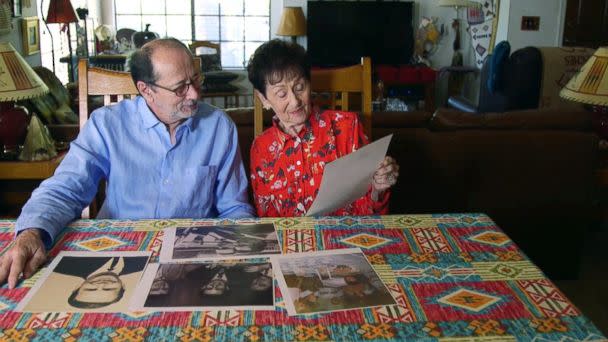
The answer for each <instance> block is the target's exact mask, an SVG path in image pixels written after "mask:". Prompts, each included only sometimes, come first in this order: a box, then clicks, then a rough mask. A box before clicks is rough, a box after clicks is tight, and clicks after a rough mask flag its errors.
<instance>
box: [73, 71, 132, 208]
mask: <svg viewBox="0 0 608 342" xmlns="http://www.w3.org/2000/svg"><path fill="white" fill-rule="evenodd" d="M137 94H139V92H138V91H137V88H136V87H135V84H134V83H133V80H132V79H131V73H129V72H124V71H114V70H108V69H103V68H99V67H89V63H88V61H87V60H86V59H81V60H79V61H78V110H79V114H78V118H79V119H78V123H79V125H80V129H82V127H83V126H84V124H85V122H87V120H88V119H89V116H90V115H91V111H90V110H89V99H90V96H103V105H104V106H107V105H110V104H112V103H117V102H119V101H122V100H123V99H125V98H132V97H135V96H136V95H137ZM105 185H106V184H105V181H102V182H101V183H100V184H99V189H98V191H97V195H95V198H94V199H93V202H91V204H90V205H89V206H88V207H87V208H85V209H84V210H83V211H82V217H83V218H94V217H95V216H97V213H98V212H99V209H100V208H101V205H102V204H103V200H104V199H105Z"/></svg>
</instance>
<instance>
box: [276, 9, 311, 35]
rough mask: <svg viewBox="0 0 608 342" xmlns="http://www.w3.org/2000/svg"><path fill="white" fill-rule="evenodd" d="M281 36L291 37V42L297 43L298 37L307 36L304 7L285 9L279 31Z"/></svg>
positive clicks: (278, 33)
mask: <svg viewBox="0 0 608 342" xmlns="http://www.w3.org/2000/svg"><path fill="white" fill-rule="evenodd" d="M277 35H279V36H291V41H292V42H293V43H295V42H296V37H297V36H305V35H306V19H305V18H304V12H303V11H302V7H285V8H283V13H282V14H281V22H280V23H279V28H278V29H277Z"/></svg>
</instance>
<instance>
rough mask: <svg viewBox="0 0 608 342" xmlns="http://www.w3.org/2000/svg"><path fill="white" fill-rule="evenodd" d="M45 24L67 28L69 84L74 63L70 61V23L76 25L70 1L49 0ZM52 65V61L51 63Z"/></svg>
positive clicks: (74, 13) (72, 74) (76, 20)
mask: <svg viewBox="0 0 608 342" xmlns="http://www.w3.org/2000/svg"><path fill="white" fill-rule="evenodd" d="M45 22H46V23H48V24H65V25H67V27H68V30H67V33H68V50H69V51H70V82H73V81H74V61H72V56H73V53H72V37H71V34H70V23H77V22H78V17H77V16H76V11H74V7H72V3H71V2H70V0H51V3H50V4H49V10H48V12H47V15H46V19H45ZM53 63H54V61H53Z"/></svg>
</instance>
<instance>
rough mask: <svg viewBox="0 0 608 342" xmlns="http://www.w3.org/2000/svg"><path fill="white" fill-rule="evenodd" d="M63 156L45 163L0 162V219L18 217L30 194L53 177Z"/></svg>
mask: <svg viewBox="0 0 608 342" xmlns="http://www.w3.org/2000/svg"><path fill="white" fill-rule="evenodd" d="M64 156H65V152H62V153H60V154H59V155H58V156H57V157H55V158H53V159H51V160H45V161H33V162H24V161H0V189H2V190H0V217H16V216H17V215H19V212H20V211H21V207H22V206H23V204H25V202H26V201H27V200H28V198H29V197H30V195H31V192H32V191H33V190H34V189H35V188H36V187H38V185H39V184H40V182H41V181H43V180H45V179H47V178H49V177H50V176H52V175H53V173H54V172H55V169H56V168H57V166H59V163H61V161H62V160H63V157H64Z"/></svg>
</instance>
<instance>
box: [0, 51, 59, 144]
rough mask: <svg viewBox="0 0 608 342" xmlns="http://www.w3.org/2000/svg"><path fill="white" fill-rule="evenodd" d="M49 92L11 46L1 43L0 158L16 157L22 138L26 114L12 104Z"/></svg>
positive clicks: (23, 136) (25, 126) (24, 130)
mask: <svg viewBox="0 0 608 342" xmlns="http://www.w3.org/2000/svg"><path fill="white" fill-rule="evenodd" d="M48 91H49V88H48V87H47V86H46V84H44V82H43V81H42V80H41V79H40V77H38V75H37V74H36V73H35V72H34V70H32V68H31V67H30V66H29V65H28V64H27V62H26V61H25V59H23V57H21V55H20V54H19V53H17V51H15V48H14V47H13V46H12V45H11V43H7V42H2V43H0V144H1V145H2V146H1V147H2V150H0V154H4V153H5V152H9V151H10V152H14V153H16V150H17V146H18V145H20V144H22V143H23V139H24V138H25V133H26V129H27V112H26V111H25V109H23V108H22V107H20V106H17V107H15V101H18V100H25V99H30V98H33V97H37V96H41V95H44V94H46V93H48ZM5 150H6V151H5Z"/></svg>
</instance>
